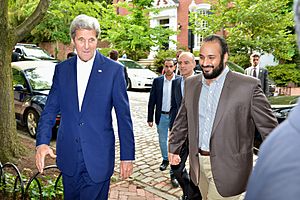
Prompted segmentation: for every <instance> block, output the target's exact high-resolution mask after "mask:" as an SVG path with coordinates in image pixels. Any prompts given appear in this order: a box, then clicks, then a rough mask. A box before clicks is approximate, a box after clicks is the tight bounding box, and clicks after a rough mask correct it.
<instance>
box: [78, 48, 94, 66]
mask: <svg viewBox="0 0 300 200" xmlns="http://www.w3.org/2000/svg"><path fill="white" fill-rule="evenodd" d="M95 57H96V51H95V53H94V55H93V57H92V58H91V59H90V60H88V61H86V62H84V61H83V60H81V59H80V58H79V56H78V55H77V66H82V65H92V66H93V64H94V60H95Z"/></svg>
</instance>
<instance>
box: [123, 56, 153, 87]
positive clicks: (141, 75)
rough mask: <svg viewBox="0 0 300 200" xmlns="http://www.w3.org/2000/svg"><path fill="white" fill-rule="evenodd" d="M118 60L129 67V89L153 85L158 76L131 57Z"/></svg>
mask: <svg viewBox="0 0 300 200" xmlns="http://www.w3.org/2000/svg"><path fill="white" fill-rule="evenodd" d="M118 61H119V62H121V63H122V64H123V65H124V66H125V67H126V68H127V73H128V84H127V89H147V88H151V87H152V82H153V79H154V78H156V77H157V76H158V75H157V74H156V73H155V72H153V71H151V70H150V69H146V67H144V66H142V65H140V64H139V63H137V62H135V61H133V60H130V59H123V58H120V59H119V60H118Z"/></svg>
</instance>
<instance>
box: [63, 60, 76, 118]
mask: <svg viewBox="0 0 300 200" xmlns="http://www.w3.org/2000/svg"><path fill="white" fill-rule="evenodd" d="M69 66H70V73H68V75H67V77H66V80H73V81H69V82H68V84H66V85H70V87H69V89H68V91H67V92H70V93H69V95H68V96H69V97H70V98H69V102H70V104H71V105H74V106H75V109H74V111H75V112H76V115H78V113H79V102H78V86H77V56H74V59H71V60H70V63H69ZM74 97H75V98H74Z"/></svg>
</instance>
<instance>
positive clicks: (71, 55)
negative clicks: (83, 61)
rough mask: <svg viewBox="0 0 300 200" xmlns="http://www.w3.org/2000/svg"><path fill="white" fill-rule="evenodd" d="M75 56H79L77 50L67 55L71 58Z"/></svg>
mask: <svg viewBox="0 0 300 200" xmlns="http://www.w3.org/2000/svg"><path fill="white" fill-rule="evenodd" d="M73 56H77V54H76V53H75V52H69V53H68V55H67V59H69V58H71V57H73Z"/></svg>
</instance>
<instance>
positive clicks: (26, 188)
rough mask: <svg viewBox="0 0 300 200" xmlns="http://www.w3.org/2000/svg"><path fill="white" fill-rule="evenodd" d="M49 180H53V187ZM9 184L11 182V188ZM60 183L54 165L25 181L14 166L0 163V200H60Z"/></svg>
mask: <svg viewBox="0 0 300 200" xmlns="http://www.w3.org/2000/svg"><path fill="white" fill-rule="evenodd" d="M48 174H50V175H51V176H48ZM55 174H58V176H55ZM51 179H55V182H54V185H53V184H52V183H53V181H52V180H51ZM10 182H13V188H11V187H12V185H11V184H10ZM60 182H61V172H60V171H59V170H58V168H57V166H56V165H50V166H47V167H45V168H44V173H43V174H40V173H39V172H37V173H35V174H34V175H33V176H31V178H30V179H29V180H28V181H27V178H26V177H25V176H23V175H22V174H21V173H20V170H19V169H18V168H17V166H16V165H14V164H12V163H5V164H3V165H2V164H1V162H0V192H1V193H0V199H2V198H3V199H4V198H5V197H10V199H11V198H12V199H22V200H26V199H31V198H32V197H33V196H34V197H38V198H39V199H45V198H47V199H62V187H60V188H59V187H58V186H59V184H60ZM43 186H44V187H43ZM52 186H53V188H52ZM32 188H34V190H32ZM43 189H44V190H43ZM46 190H47V191H46ZM1 197H2V198H1Z"/></svg>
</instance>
